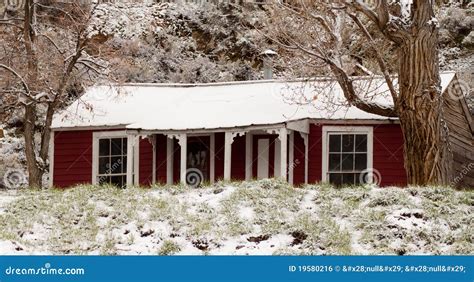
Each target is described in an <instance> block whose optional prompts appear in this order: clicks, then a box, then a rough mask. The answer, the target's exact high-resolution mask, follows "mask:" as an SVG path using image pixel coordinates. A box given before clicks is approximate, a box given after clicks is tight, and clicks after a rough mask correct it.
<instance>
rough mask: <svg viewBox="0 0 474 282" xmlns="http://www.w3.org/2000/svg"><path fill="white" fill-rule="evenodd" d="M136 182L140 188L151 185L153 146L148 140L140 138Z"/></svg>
mask: <svg viewBox="0 0 474 282" xmlns="http://www.w3.org/2000/svg"><path fill="white" fill-rule="evenodd" d="M139 146H140V149H139V153H140V154H139V162H138V164H139V173H138V182H139V184H140V185H141V186H150V185H151V184H152V183H153V145H152V144H151V140H149V139H148V138H145V139H142V138H140V144H139Z"/></svg>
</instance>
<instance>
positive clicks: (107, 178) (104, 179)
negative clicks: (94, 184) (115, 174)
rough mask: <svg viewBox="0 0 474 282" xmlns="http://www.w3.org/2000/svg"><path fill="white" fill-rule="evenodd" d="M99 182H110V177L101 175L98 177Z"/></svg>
mask: <svg viewBox="0 0 474 282" xmlns="http://www.w3.org/2000/svg"><path fill="white" fill-rule="evenodd" d="M98 182H99V184H100V185H104V184H108V183H110V177H109V176H101V177H99V179H98Z"/></svg>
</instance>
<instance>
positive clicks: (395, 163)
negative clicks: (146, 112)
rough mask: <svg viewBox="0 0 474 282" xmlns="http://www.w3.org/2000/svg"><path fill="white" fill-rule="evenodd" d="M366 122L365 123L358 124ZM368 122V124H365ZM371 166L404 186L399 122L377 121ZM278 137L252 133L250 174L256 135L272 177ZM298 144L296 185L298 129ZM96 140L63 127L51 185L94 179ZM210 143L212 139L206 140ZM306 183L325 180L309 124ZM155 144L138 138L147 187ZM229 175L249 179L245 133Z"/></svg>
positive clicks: (160, 158) (318, 138) (161, 164)
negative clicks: (265, 144) (265, 148)
mask: <svg viewBox="0 0 474 282" xmlns="http://www.w3.org/2000/svg"><path fill="white" fill-rule="evenodd" d="M360 126H363V125H360ZM365 126H366V125H365ZM373 128H374V140H373V144H374V147H373V154H374V156H373V166H374V168H375V169H376V170H378V171H379V172H380V174H381V176H382V178H381V186H389V185H397V186H405V185H406V182H407V179H406V174H405V170H404V166H403V134H402V131H401V129H400V126H399V125H398V124H381V125H373ZM276 137H277V136H276V135H268V134H265V135H254V137H253V152H252V153H253V156H252V157H253V161H252V173H253V177H254V178H255V177H256V175H257V160H258V139H262V138H268V139H270V148H269V150H270V152H269V162H270V163H269V170H270V171H269V175H270V177H272V176H273V175H274V173H273V172H274V159H275V139H276ZM224 139H225V138H224V133H216V134H215V150H216V152H215V177H216V180H219V179H222V178H223V176H224ZM166 140H167V139H166V136H164V135H161V134H160V135H157V147H156V180H157V183H166V179H167V177H166V167H167V156H166V152H167V148H166V145H167V144H166ZM294 140H295V148H294V160H295V162H294V163H293V164H288V165H289V166H290V165H293V167H294V184H295V185H301V184H303V183H304V178H305V177H304V173H305V163H304V153H305V152H304V151H305V148H304V140H303V138H302V137H301V134H299V133H295V139H294ZM92 142H93V131H92V130H88V131H62V132H61V131H59V132H56V133H55V136H54V143H55V145H54V146H55V147H54V171H53V177H54V179H53V185H54V186H56V187H69V186H74V185H77V184H82V183H91V182H92ZM173 142H174V154H173V159H174V165H173V181H174V182H175V183H178V182H179V180H180V146H179V144H178V141H177V140H174V141H173ZM205 142H206V144H207V145H209V137H207V138H205ZM308 153H309V160H308V165H309V167H308V181H309V183H316V182H319V181H321V172H322V167H321V166H322V125H317V124H311V125H310V133H309V151H308ZM152 154H153V147H152V145H151V143H150V142H149V141H148V139H141V140H140V156H139V158H140V172H139V182H140V184H141V185H144V186H148V185H150V184H151V182H152V169H153V163H152V161H153V155H152ZM231 178H232V179H234V180H243V179H245V136H240V137H236V138H235V139H234V143H233V144H232V168H231Z"/></svg>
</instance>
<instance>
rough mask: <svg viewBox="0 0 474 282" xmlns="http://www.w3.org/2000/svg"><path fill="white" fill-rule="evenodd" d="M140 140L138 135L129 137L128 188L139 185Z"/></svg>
mask: <svg viewBox="0 0 474 282" xmlns="http://www.w3.org/2000/svg"><path fill="white" fill-rule="evenodd" d="M139 138H140V137H139V136H137V135H128V137H127V186H132V185H134V184H135V185H137V184H138V147H139V146H138V145H139V141H140V139H139Z"/></svg>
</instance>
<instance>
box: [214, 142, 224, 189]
mask: <svg viewBox="0 0 474 282" xmlns="http://www.w3.org/2000/svg"><path fill="white" fill-rule="evenodd" d="M215 142H216V144H215V150H216V160H215V164H214V165H215V171H216V172H215V177H216V181H217V180H222V179H224V143H225V133H216V135H215Z"/></svg>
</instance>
